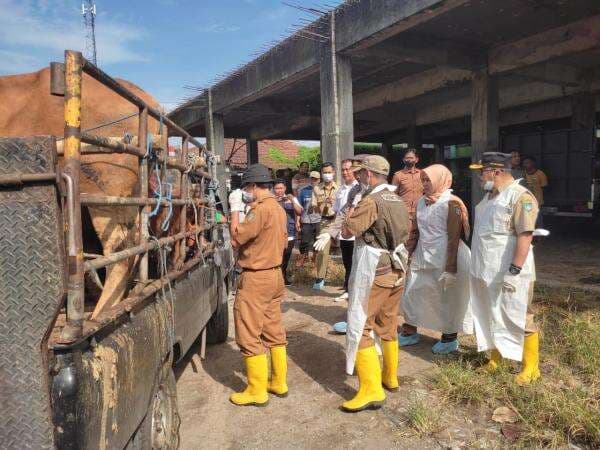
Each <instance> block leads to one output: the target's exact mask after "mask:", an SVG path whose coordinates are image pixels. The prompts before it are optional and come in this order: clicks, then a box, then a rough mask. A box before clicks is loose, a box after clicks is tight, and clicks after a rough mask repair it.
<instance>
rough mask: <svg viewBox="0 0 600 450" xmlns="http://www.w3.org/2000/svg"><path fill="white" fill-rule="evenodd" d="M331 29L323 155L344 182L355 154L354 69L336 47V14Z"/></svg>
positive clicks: (324, 61)
mask: <svg viewBox="0 0 600 450" xmlns="http://www.w3.org/2000/svg"><path fill="white" fill-rule="evenodd" d="M329 26H330V33H331V36H332V39H331V41H330V42H328V43H327V44H324V45H323V46H322V47H321V65H320V75H321V155H322V158H323V161H324V162H325V161H328V162H331V163H333V165H334V166H335V169H336V176H337V179H338V180H337V181H338V182H341V170H340V168H341V165H342V160H344V159H345V158H350V157H352V155H353V153H354V120H353V110H352V66H351V64H350V57H349V56H344V55H340V54H339V53H338V52H337V49H336V47H335V42H336V39H335V36H336V21H335V15H334V14H331V18H330V23H329Z"/></svg>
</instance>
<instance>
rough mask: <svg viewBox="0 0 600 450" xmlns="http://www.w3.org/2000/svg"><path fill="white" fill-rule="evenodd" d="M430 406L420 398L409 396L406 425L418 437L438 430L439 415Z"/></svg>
mask: <svg viewBox="0 0 600 450" xmlns="http://www.w3.org/2000/svg"><path fill="white" fill-rule="evenodd" d="M435 411H436V410H435V408H433V407H432V405H428V404H427V402H426V401H425V399H424V398H423V397H422V396H419V395H417V394H413V395H411V397H410V398H409V402H408V407H407V408H406V413H405V414H406V420H407V422H408V425H409V426H410V427H411V428H412V429H413V430H414V431H415V433H417V434H418V435H419V436H425V435H428V434H431V433H435V432H437V431H439V430H440V422H439V414H437V413H436V412H435Z"/></svg>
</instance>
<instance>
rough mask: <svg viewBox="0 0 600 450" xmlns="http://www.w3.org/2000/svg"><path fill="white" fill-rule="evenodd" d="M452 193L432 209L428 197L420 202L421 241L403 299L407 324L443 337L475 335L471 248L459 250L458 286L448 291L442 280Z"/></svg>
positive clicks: (412, 261)
mask: <svg viewBox="0 0 600 450" xmlns="http://www.w3.org/2000/svg"><path fill="white" fill-rule="evenodd" d="M451 194H452V191H451V190H450V189H448V190H447V191H445V192H444V193H442V195H441V196H440V198H439V199H438V200H437V201H436V202H435V203H432V204H431V205H427V204H426V202H425V197H421V198H420V199H419V201H418V202H417V228H418V230H419V240H418V241H417V246H416V248H415V251H414V252H413V254H412V257H411V262H410V268H409V274H408V278H407V280H406V286H405V288H404V294H403V296H402V309H403V311H404V321H405V322H406V323H408V324H410V325H414V326H416V327H422V328H427V329H430V330H434V331H440V332H442V333H446V334H451V333H458V332H463V333H468V334H470V333H472V332H473V320H472V316H471V308H470V289H469V264H470V261H471V254H470V251H469V247H467V245H466V244H465V243H464V242H463V241H462V240H461V241H460V243H459V246H458V256H457V273H456V283H455V284H454V285H453V286H451V287H449V288H448V289H446V290H444V288H443V285H442V283H440V282H439V281H438V280H439V278H440V276H441V275H442V273H443V272H444V271H445V269H446V255H447V247H448V230H447V223H448V202H449V200H450V198H451Z"/></svg>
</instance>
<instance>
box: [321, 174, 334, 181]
mask: <svg viewBox="0 0 600 450" xmlns="http://www.w3.org/2000/svg"><path fill="white" fill-rule="evenodd" d="M323 181H324V182H326V183H329V182H330V181H333V174H332V173H324V174H323Z"/></svg>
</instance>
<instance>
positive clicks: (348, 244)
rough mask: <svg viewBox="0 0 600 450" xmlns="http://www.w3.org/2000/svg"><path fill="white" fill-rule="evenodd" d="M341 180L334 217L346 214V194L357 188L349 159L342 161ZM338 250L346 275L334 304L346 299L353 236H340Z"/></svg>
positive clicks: (350, 268)
mask: <svg viewBox="0 0 600 450" xmlns="http://www.w3.org/2000/svg"><path fill="white" fill-rule="evenodd" d="M342 180H343V182H344V184H343V185H342V186H341V187H340V188H339V189H338V191H337V193H336V196H335V201H334V203H333V210H334V211H335V213H336V215H339V214H346V213H347V211H346V210H345V207H346V203H347V202H348V194H349V193H350V191H351V190H352V189H357V188H356V186H358V181H357V180H356V178H355V177H354V172H353V171H352V160H350V159H345V160H343V161H342ZM349 209H352V206H349ZM350 213H351V211H350ZM340 250H341V251H342V262H343V263H344V269H345V271H346V274H345V276H344V287H343V292H342V295H340V296H339V297H337V298H336V299H335V301H336V302H339V301H342V300H346V299H348V279H349V278H350V272H351V270H352V252H353V251H354V236H352V237H349V238H344V237H342V236H341V235H340Z"/></svg>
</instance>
